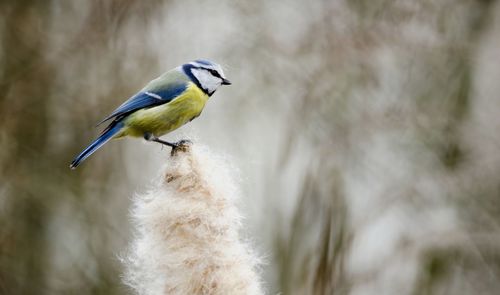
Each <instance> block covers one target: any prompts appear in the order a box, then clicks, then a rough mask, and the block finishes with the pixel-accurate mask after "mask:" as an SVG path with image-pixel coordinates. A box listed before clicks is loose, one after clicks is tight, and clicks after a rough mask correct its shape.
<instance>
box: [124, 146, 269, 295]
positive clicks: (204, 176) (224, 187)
mask: <svg viewBox="0 0 500 295" xmlns="http://www.w3.org/2000/svg"><path fill="white" fill-rule="evenodd" d="M231 174H232V171H231V170H230V169H229V168H228V167H226V166H225V165H224V161H223V160H222V159H218V158H217V157H214V156H213V155H212V154H211V153H210V152H208V151H207V150H206V149H200V148H198V147H196V146H195V147H189V148H186V149H185V150H183V151H180V152H178V153H175V154H174V155H173V156H172V157H171V158H170V159H169V160H168V163H167V167H166V168H165V170H164V171H163V172H162V177H161V179H160V182H159V184H158V185H157V186H156V187H155V188H154V189H153V190H152V191H151V192H150V193H148V194H146V195H142V196H138V197H136V198H135V200H134V209H133V213H132V217H133V220H134V223H135V225H136V231H137V235H136V237H135V240H134V241H133V243H132V247H131V249H130V253H129V255H128V256H127V258H126V259H124V261H125V265H126V268H127V273H126V277H125V280H126V282H127V284H128V285H130V286H131V287H132V288H134V289H135V290H136V291H137V292H138V293H139V294H262V293H263V292H262V290H261V286H260V280H259V277H258V276H257V274H256V269H255V268H256V266H257V264H258V258H257V257H256V256H255V255H254V254H253V253H252V251H251V250H250V248H249V247H248V245H247V244H245V243H244V242H242V240H241V238H240V236H239V234H238V230H239V229H240V227H241V222H240V221H241V217H240V215H239V213H238V210H237V208H236V207H235V205H234V204H233V200H234V197H235V196H237V195H238V190H237V187H236V185H235V183H234V181H233V175H231Z"/></svg>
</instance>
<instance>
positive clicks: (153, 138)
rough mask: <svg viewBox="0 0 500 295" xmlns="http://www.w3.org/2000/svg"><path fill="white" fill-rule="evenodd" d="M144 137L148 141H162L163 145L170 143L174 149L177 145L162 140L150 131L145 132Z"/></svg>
mask: <svg viewBox="0 0 500 295" xmlns="http://www.w3.org/2000/svg"><path fill="white" fill-rule="evenodd" d="M144 139H145V140H147V141H154V142H158V143H161V144H163V145H168V146H169V147H171V148H172V149H174V148H176V147H177V144H176V143H171V142H168V141H164V140H161V139H159V138H158V137H156V136H154V135H153V133H149V132H147V133H144Z"/></svg>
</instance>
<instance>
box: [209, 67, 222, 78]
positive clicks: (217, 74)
mask: <svg viewBox="0 0 500 295" xmlns="http://www.w3.org/2000/svg"><path fill="white" fill-rule="evenodd" d="M208 71H209V72H210V74H212V75H213V76H215V77H218V78H220V75H219V73H218V72H217V71H216V70H212V69H210V70H208Z"/></svg>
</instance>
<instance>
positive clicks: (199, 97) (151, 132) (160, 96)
mask: <svg viewBox="0 0 500 295" xmlns="http://www.w3.org/2000/svg"><path fill="white" fill-rule="evenodd" d="M221 85H231V82H230V81H229V80H228V79H227V78H226V77H225V75H224V72H223V70H222V67H221V66H220V65H219V64H217V63H215V62H213V61H210V60H207V59H197V60H194V61H191V62H188V63H186V64H183V65H181V66H178V67H176V68H174V69H172V70H170V71H167V72H165V73H163V74H162V75H161V76H159V77H158V78H156V79H153V80H151V81H150V82H149V83H147V84H146V86H144V88H142V89H141V90H140V91H139V92H137V93H136V94H135V95H133V96H132V97H130V98H129V99H128V100H126V101H125V102H124V103H123V104H121V105H120V106H119V107H118V108H116V109H115V110H114V111H113V112H112V113H111V114H110V115H108V116H107V117H105V118H104V119H103V120H102V121H100V122H99V123H98V124H97V126H99V125H101V124H103V123H105V122H110V123H109V125H108V126H107V127H106V128H104V130H103V131H102V132H101V134H100V135H99V136H98V137H97V139H95V140H94V141H93V142H92V143H91V144H90V145H89V146H88V147H87V148H85V149H84V150H83V151H82V152H81V153H80V154H79V155H78V156H76V157H75V159H74V160H73V161H72V162H71V164H70V168H71V169H75V168H76V167H77V166H78V165H80V164H81V163H82V162H83V161H85V160H86V159H87V158H88V157H89V156H90V155H92V154H93V153H94V152H95V151H97V150H98V149H99V148H101V147H102V146H103V145H104V144H105V143H107V142H108V141H109V140H110V139H114V138H122V137H125V136H131V137H142V138H144V139H145V140H147V141H153V142H158V143H161V144H163V145H167V146H170V147H171V148H172V151H174V149H176V148H177V147H179V146H180V145H182V144H185V143H186V140H181V141H179V142H176V143H171V142H167V141H164V140H161V139H160V138H159V137H160V136H162V135H165V134H167V133H169V132H171V131H173V130H175V129H177V128H179V127H181V126H182V125H184V124H186V123H188V122H190V121H192V120H193V119H195V118H196V117H198V116H199V115H200V114H201V112H202V110H203V108H204V107H205V104H206V102H207V101H208V99H209V98H210V97H211V96H212V95H213V94H214V93H215V91H216V90H217V89H218V88H219V87H220V86H221Z"/></svg>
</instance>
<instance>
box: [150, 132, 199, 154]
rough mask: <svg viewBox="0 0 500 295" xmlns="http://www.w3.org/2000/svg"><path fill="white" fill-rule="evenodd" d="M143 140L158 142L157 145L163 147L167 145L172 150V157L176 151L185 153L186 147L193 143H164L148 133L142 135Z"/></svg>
mask: <svg viewBox="0 0 500 295" xmlns="http://www.w3.org/2000/svg"><path fill="white" fill-rule="evenodd" d="M144 139H145V140H147V141H154V142H158V143H161V144H163V145H168V146H169V147H171V148H172V151H171V155H172V156H173V155H175V154H176V153H177V151H178V150H182V151H186V150H187V147H188V146H189V145H191V144H193V142H192V141H191V140H189V139H183V140H179V141H178V142H174V143H172V142H168V141H164V140H161V139H159V138H158V137H156V136H154V135H153V134H152V133H149V132H148V133H144Z"/></svg>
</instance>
